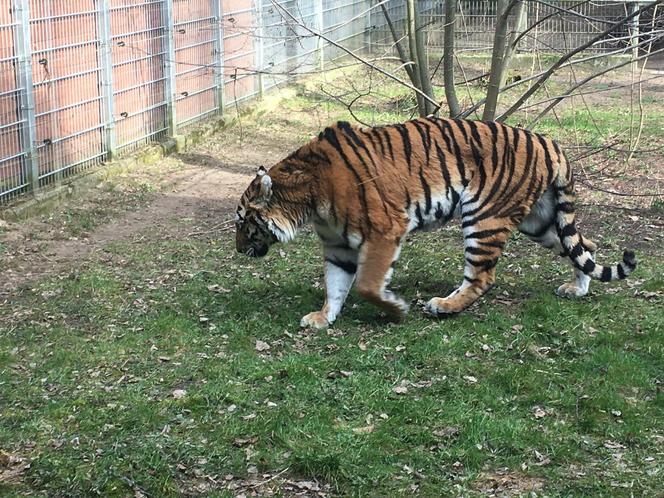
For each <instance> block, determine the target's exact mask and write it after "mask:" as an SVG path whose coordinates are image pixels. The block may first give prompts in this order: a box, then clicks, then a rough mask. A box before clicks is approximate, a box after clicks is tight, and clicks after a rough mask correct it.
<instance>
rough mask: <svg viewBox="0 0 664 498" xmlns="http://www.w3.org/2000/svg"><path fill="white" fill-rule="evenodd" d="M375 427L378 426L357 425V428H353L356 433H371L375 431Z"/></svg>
mask: <svg viewBox="0 0 664 498" xmlns="http://www.w3.org/2000/svg"><path fill="white" fill-rule="evenodd" d="M375 427H376V426H375V425H373V424H370V425H367V426H364V427H356V428H355V429H353V432H354V433H355V434H370V433H372V432H373V431H374V429H375Z"/></svg>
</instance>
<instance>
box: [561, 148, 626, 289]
mask: <svg viewBox="0 0 664 498" xmlns="http://www.w3.org/2000/svg"><path fill="white" fill-rule="evenodd" d="M552 187H553V189H554V192H555V197H556V217H555V224H556V231H557V232H558V238H559V239H560V243H561V244H562V246H563V249H564V251H565V253H566V254H567V256H568V257H569V258H570V259H571V260H572V263H573V264H574V266H575V267H576V268H578V269H579V270H581V271H582V272H583V273H584V274H586V275H588V276H589V277H590V278H592V279H595V280H601V281H602V282H610V281H612V280H622V279H624V278H626V277H627V276H628V275H629V274H630V273H632V272H633V271H634V269H635V268H636V257H635V255H634V252H633V251H625V252H623V260H622V262H621V263H618V264H615V265H611V266H603V265H599V264H596V263H595V261H594V259H593V255H592V254H591V252H590V251H589V250H588V248H587V247H586V244H585V243H584V239H583V236H582V235H581V234H580V233H579V232H578V231H577V229H576V226H575V225H574V199H575V195H574V180H573V178H572V174H571V170H570V168H569V162H568V161H567V158H566V157H565V159H564V162H563V163H562V164H560V169H559V172H558V176H557V177H556V179H555V180H554V182H553V185H552Z"/></svg>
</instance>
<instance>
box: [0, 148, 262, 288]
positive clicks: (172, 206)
mask: <svg viewBox="0 0 664 498" xmlns="http://www.w3.org/2000/svg"><path fill="white" fill-rule="evenodd" d="M185 159H186V158H185ZM180 161H182V160H180ZM182 162H183V164H184V165H186V166H187V168H186V169H185V170H184V171H177V172H174V173H171V174H169V175H167V177H166V178H165V179H164V182H165V183H166V185H168V186H167V187H166V188H165V189H164V190H163V191H162V192H160V193H158V194H153V195H152V196H151V198H150V199H149V200H148V201H147V202H143V203H140V202H139V203H137V204H136V205H133V206H131V208H130V209H128V210H127V211H125V212H123V213H122V214H121V215H120V216H119V217H111V219H109V220H108V221H107V222H104V223H101V224H100V225H98V226H96V228H94V229H93V230H91V231H90V232H89V233H85V234H84V235H83V236H80V237H76V236H69V237H66V236H64V237H63V233H66V231H63V230H62V227H61V226H58V225H59V224H61V223H63V220H62V218H60V217H56V218H55V219H54V220H50V221H49V220H45V221H44V220H30V221H27V222H23V223H16V224H8V225H7V227H6V230H5V233H4V234H3V235H0V242H1V243H2V245H3V248H4V254H3V263H2V266H3V268H2V274H3V279H2V283H1V284H0V295H2V294H8V293H9V292H11V291H12V290H14V289H16V288H17V287H18V286H21V285H24V284H27V283H29V282H30V281H31V280H32V279H34V278H36V277H40V276H43V275H46V274H62V273H65V272H68V271H70V270H72V269H73V268H76V267H77V266H79V265H80V264H82V263H83V262H84V261H85V260H87V259H89V258H92V257H93V256H94V255H95V254H97V253H98V252H99V251H103V250H104V248H105V247H106V246H107V245H109V244H111V243H115V242H122V241H135V240H139V239H142V238H143V237H145V236H146V234H147V233H149V234H150V237H151V238H152V239H155V238H156V239H168V238H178V237H186V236H188V234H189V233H191V232H192V231H195V230H197V229H200V227H204V229H214V227H215V226H217V227H218V226H219V225H221V224H222V222H224V221H226V220H227V219H228V217H229V216H228V213H229V212H230V211H231V209H232V207H233V206H234V204H235V202H236V200H237V198H238V197H239V196H240V195H241V193H242V191H243V190H244V188H245V187H246V185H247V183H248V181H249V180H250V179H251V176H249V175H248V174H247V173H246V170H244V169H242V168H238V167H231V168H225V167H224V166H223V165H221V164H217V163H215V164H214V166H213V167H210V166H209V164H211V162H212V159H211V158H210V159H206V160H205V161H203V160H199V164H198V165H197V166H194V162H185V161H182ZM76 202H80V200H78V201H77V200H75V199H70V200H68V201H66V202H65V203H64V204H63V205H62V206H61V207H60V209H61V210H63V211H66V210H67V209H68V208H69V207H70V206H71V205H72V204H75V203H76ZM100 215H101V214H100ZM35 232H38V233H39V237H34V234H35Z"/></svg>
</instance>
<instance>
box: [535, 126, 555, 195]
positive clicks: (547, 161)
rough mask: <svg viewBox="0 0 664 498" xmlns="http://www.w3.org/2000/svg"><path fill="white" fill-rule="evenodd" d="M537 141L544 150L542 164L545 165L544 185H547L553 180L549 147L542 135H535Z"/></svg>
mask: <svg viewBox="0 0 664 498" xmlns="http://www.w3.org/2000/svg"><path fill="white" fill-rule="evenodd" d="M535 136H536V137H537V140H539V143H540V145H541V146H542V148H543V149H544V163H545V164H546V172H547V177H546V183H547V184H548V183H549V182H550V181H551V178H553V162H552V161H551V153H550V152H549V146H548V145H547V140H545V139H544V137H543V136H542V135H538V134H536V135H535Z"/></svg>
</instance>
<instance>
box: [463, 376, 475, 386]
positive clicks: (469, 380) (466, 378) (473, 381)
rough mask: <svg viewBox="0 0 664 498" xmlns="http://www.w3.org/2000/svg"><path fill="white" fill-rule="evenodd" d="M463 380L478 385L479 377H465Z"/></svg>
mask: <svg viewBox="0 0 664 498" xmlns="http://www.w3.org/2000/svg"><path fill="white" fill-rule="evenodd" d="M463 380H465V381H466V382H468V383H470V384H477V377H474V376H473V375H464V376H463Z"/></svg>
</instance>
